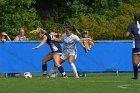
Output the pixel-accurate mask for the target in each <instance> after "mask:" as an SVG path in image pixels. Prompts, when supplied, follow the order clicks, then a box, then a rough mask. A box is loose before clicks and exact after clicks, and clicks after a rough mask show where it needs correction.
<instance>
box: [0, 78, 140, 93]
mask: <svg viewBox="0 0 140 93" xmlns="http://www.w3.org/2000/svg"><path fill="white" fill-rule="evenodd" d="M130 78H131V76H130V75H127V76H92V77H80V78H79V79H76V78H74V77H69V78H67V79H63V78H61V77H59V78H49V79H47V78H46V79H40V78H39V77H33V78H32V79H25V78H0V93H134V92H139V91H140V80H139V79H138V80H131V79H130Z"/></svg>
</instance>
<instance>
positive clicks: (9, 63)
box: [0, 41, 132, 73]
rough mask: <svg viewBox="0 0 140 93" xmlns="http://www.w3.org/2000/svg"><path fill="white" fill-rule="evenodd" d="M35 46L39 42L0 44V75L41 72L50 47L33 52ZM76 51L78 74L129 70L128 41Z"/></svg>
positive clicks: (130, 61) (105, 42) (101, 43)
mask: <svg viewBox="0 0 140 93" xmlns="http://www.w3.org/2000/svg"><path fill="white" fill-rule="evenodd" d="M38 44H39V42H5V43H2V42H0V72H3V73H10V72H14V73H19V72H20V73H21V72H26V71H29V72H41V59H42V58H43V57H44V56H45V55H46V54H47V53H49V52H50V48H49V47H48V46H47V44H45V45H44V46H42V47H40V48H39V49H38V50H32V48H33V47H35V46H36V45H38ZM77 49H78V56H77V59H76V61H75V64H76V66H77V69H78V71H80V72H81V71H82V72H102V71H132V59H131V50H132V49H131V42H129V41H96V42H95V46H93V47H92V49H91V51H90V52H88V53H86V52H85V51H84V49H83V48H82V47H81V46H80V45H79V44H77ZM63 66H64V69H65V71H71V68H70V66H69V64H68V63H67V62H65V63H63ZM51 67H53V62H52V61H50V62H49V63H48V70H50V68H51Z"/></svg>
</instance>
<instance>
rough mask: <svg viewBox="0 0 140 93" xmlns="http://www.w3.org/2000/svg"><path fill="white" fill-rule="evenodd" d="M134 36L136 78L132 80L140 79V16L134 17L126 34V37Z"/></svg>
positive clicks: (133, 51) (133, 50)
mask: <svg viewBox="0 0 140 93" xmlns="http://www.w3.org/2000/svg"><path fill="white" fill-rule="evenodd" d="M130 35H132V37H133V48H132V53H133V54H132V62H133V71H134V77H133V78H132V79H137V78H138V61H139V59H140V14H136V15H134V23H133V24H130V25H129V26H128V28H127V31H126V33H125V36H126V37H129V36H130Z"/></svg>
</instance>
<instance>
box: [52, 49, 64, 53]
mask: <svg viewBox="0 0 140 93" xmlns="http://www.w3.org/2000/svg"><path fill="white" fill-rule="evenodd" d="M52 53H53V54H62V49H58V50H57V51H52Z"/></svg>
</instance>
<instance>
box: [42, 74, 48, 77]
mask: <svg viewBox="0 0 140 93" xmlns="http://www.w3.org/2000/svg"><path fill="white" fill-rule="evenodd" d="M41 78H50V77H49V76H48V75H47V74H43V75H42V76H41Z"/></svg>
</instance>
